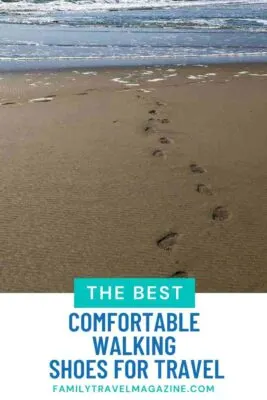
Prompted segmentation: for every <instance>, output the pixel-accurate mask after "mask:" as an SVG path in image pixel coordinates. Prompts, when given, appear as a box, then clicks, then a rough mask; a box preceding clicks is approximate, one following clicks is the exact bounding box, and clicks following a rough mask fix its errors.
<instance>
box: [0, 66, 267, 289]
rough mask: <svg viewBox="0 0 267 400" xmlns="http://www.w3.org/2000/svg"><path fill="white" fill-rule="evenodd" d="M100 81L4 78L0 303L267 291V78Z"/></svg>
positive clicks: (53, 75)
mask: <svg viewBox="0 0 267 400" xmlns="http://www.w3.org/2000/svg"><path fill="white" fill-rule="evenodd" d="M91 72H92V71H90V70H89V71H65V72H49V71H46V72H40V73H38V74H37V73H32V74H18V75H15V74H6V75H3V74H2V75H1V78H3V79H1V81H0V103H1V105H0V118H1V132H0V157H1V158H0V171H1V172H0V173H1V213H0V218H1V221H0V222H1V224H0V230H1V231H0V238H1V249H0V251H1V259H0V263H1V264H0V279H1V280H0V291H2V292H63V291H65V292H71V291H72V290H73V278H74V277H76V276H80V277H82V276H88V277H89V276H100V277H109V276H143V277H145V276H146V277H149V276H156V277H170V276H173V275H174V276H193V277H196V278H197V289H198V291H200V292H263V291H266V290H267V267H266V265H267V246H266V243H267V150H266V149H267V131H266V126H267V97H266V93H267V66H265V65H256V64H255V65H247V66H244V65H232V66H230V65H228V66H227V65H221V66H210V67H201V66H198V67H190V68H184V67H170V68H159V69H156V68H140V69H135V70H134V69H125V70H116V69H110V70H98V71H97V74H91ZM118 78H119V79H118ZM114 79H115V80H114ZM137 85H139V86H137ZM36 99H37V100H36Z"/></svg>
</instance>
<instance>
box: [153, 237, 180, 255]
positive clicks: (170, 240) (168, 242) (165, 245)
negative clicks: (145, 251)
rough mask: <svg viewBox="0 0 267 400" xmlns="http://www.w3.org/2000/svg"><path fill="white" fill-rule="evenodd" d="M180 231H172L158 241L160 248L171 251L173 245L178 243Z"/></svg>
mask: <svg viewBox="0 0 267 400" xmlns="http://www.w3.org/2000/svg"><path fill="white" fill-rule="evenodd" d="M178 236H179V235H178V233H176V232H170V233H168V234H167V235H165V236H163V237H162V238H160V239H159V240H158V241H157V245H158V247H159V248H160V249H162V250H166V251H170V250H172V248H173V246H175V245H176V244H177V240H178Z"/></svg>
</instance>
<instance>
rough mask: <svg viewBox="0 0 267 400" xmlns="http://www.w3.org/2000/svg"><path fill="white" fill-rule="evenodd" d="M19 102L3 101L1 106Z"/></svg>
mask: <svg viewBox="0 0 267 400" xmlns="http://www.w3.org/2000/svg"><path fill="white" fill-rule="evenodd" d="M14 104H17V103H16V102H15V101H6V102H5V103H1V106H13V105H14Z"/></svg>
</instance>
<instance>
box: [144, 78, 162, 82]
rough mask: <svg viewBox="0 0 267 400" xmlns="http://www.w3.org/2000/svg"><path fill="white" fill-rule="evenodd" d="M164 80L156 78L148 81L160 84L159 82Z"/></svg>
mask: <svg viewBox="0 0 267 400" xmlns="http://www.w3.org/2000/svg"><path fill="white" fill-rule="evenodd" d="M164 80H165V79H164V78H155V79H148V80H147V81H148V82H159V81H164Z"/></svg>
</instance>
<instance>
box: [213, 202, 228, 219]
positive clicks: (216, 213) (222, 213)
mask: <svg viewBox="0 0 267 400" xmlns="http://www.w3.org/2000/svg"><path fill="white" fill-rule="evenodd" d="M230 216H231V214H230V212H229V211H228V209H227V208H226V207H224V206H218V207H215V208H214V210H213V212H212V219H213V220H214V221H225V220H227V219H229V218H230Z"/></svg>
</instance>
